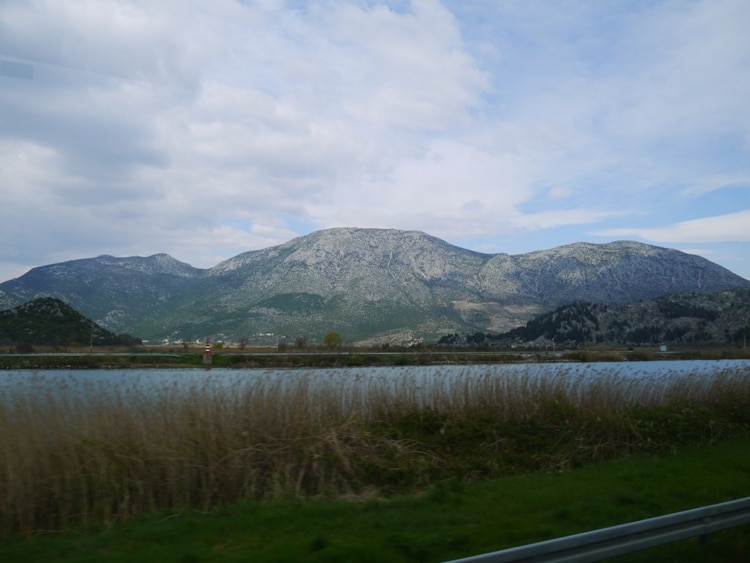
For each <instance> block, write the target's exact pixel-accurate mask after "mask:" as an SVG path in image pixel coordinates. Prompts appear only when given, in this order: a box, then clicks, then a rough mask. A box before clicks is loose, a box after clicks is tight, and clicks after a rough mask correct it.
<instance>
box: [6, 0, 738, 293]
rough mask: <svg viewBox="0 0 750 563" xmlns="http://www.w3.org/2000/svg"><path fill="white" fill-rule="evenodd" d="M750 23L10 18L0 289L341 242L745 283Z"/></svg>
mask: <svg viewBox="0 0 750 563" xmlns="http://www.w3.org/2000/svg"><path fill="white" fill-rule="evenodd" d="M748 22H750V2H748V1H747V0H705V1H691V0H677V1H671V0H662V1H645V0H627V1H625V0H617V1H607V0H588V1H566V0H554V1H551V0H523V1H522V0H507V1H506V0H486V1H480V0H444V1H443V2H440V1H438V0H412V1H406V0H403V1H402V0H393V1H370V0H330V1H329V0H320V1H309V2H305V1H296V0H295V1H293V0H288V1H283V0H258V1H250V0H248V1H237V0H211V1H205V0H201V1H199V0H195V1H188V0H160V1H158V2H152V1H147V0H90V1H86V0H77V1H76V2H69V1H65V0H34V1H31V0H28V1H27V0H0V194H1V195H2V201H1V202H0V240H1V241H2V243H3V244H2V246H0V281H4V280H8V279H11V278H13V277H17V276H20V275H21V274H23V273H24V272H26V271H27V270H28V269H29V268H31V267H34V266H40V265H44V264H50V263H53V262H61V261H65V260H71V259H76V258H88V257H92V256H97V255H99V254H112V255H115V256H132V255H140V256H147V255H150V254H154V253H157V252H167V253H169V254H171V255H172V256H174V257H175V258H177V259H179V260H182V261H185V262H188V263H190V264H192V265H194V266H198V267H209V266H212V265H214V264H216V263H217V262H219V261H220V260H222V259H225V258H228V257H231V256H234V255H236V254H238V253H240V252H244V251H246V250H253V249H259V248H265V247H268V246H272V245H275V244H280V243H282V242H286V241H287V240H289V239H291V238H294V237H295V236H299V235H305V234H308V233H310V232H312V231H315V230H318V229H322V228H328V227H337V226H354V227H387V228H399V229H415V230H421V231H425V232H428V233H430V234H432V235H435V236H437V237H440V238H442V239H444V240H447V241H449V242H451V243H453V244H456V245H459V246H463V247H465V248H471V249H473V250H478V251H482V252H508V253H510V254H518V253H523V252H529V251H532V250H539V249H545V248H551V247H554V246H558V245H561V244H567V243H571V242H576V241H589V242H595V243H600V242H608V241H612V240H618V239H630V240H638V241H643V242H647V243H651V244H656V245H659V246H668V247H672V248H677V249H680V250H684V251H687V252H691V253H696V254H700V255H702V256H705V257H706V258H708V259H710V260H713V261H715V262H717V263H719V264H721V265H723V266H726V267H728V268H729V269H731V270H732V271H734V272H736V273H738V274H740V275H742V276H744V277H747V278H750V34H749V33H748Z"/></svg>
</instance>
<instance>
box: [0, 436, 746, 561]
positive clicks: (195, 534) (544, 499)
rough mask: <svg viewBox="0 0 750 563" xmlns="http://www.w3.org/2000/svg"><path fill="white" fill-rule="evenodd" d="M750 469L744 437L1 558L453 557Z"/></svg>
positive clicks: (732, 479)
mask: <svg viewBox="0 0 750 563" xmlns="http://www.w3.org/2000/svg"><path fill="white" fill-rule="evenodd" d="M748 471H750V436H748V435H745V437H741V438H737V439H733V440H729V441H726V442H722V443H721V444H717V445H714V446H704V447H679V448H677V449H676V451H675V453H673V454H670V453H665V454H663V455H660V456H650V455H639V456H631V457H628V458H627V459H618V460H612V461H609V462H603V463H600V464H594V465H588V466H585V467H581V468H577V469H573V470H571V471H565V472H535V473H532V474H524V475H521V476H509V477H504V478H500V479H494V480H486V481H479V482H474V483H467V482H464V481H460V480H458V479H450V480H445V481H438V482H436V483H434V484H433V485H432V486H431V487H430V488H429V489H428V490H426V491H425V493H424V494H421V495H408V496H396V497H392V498H388V499H384V498H368V499H363V500H352V499H346V498H345V499H333V498H314V499H303V498H297V499H290V500H281V501H275V502H256V501H247V502H239V503H235V504H232V505H229V506H224V507H218V508H216V509H214V510H210V511H201V510H195V509H190V510H180V511H157V512H153V513H150V514H148V515H145V516H143V517H138V518H133V519H131V520H125V519H120V520H117V521H112V522H110V523H109V524H106V525H99V526H89V529H88V530H81V529H80V528H78V529H72V530H68V531H67V532H65V533H55V534H45V535H35V536H32V537H13V538H7V539H5V540H0V560H2V561H3V562H4V563H12V562H27V561H55V562H60V563H62V562H71V563H72V562H76V563H100V562H101V561H111V562H115V561H121V562H123V563H124V562H129V561H139V562H141V563H148V562H155V563H163V562H164V561H186V562H187V561H205V562H210V561H216V562H219V561H221V562H225V561H237V562H239V561H253V562H257V563H261V562H279V561H311V562H325V563H330V562H338V561H341V562H343V561H362V562H366V563H375V562H383V563H386V562H387V563H406V562H413V561H435V562H437V561H446V560H449V559H455V558H458V557H466V556H469V555H476V554H479V553H486V552H490V551H495V550H498V549H505V548H509V547H514V546H518V545H525V544H529V543H533V542H537V541H542V540H547V539H551V538H555V537H562V536H566V535H570V534H575V533H580V532H585V531H589V530H594V529H598V528H601V527H606V526H612V525H616V524H622V523H625V522H633V521H636V520H642V519H644V518H650V517H653V516H658V515H662V514H670V513H672V512H677V511H681V510H687V509H691V508H697V507H699V506H704V505H708V504H715V503H718V502H723V501H727V500H733V499H735V498H739V497H744V496H748V495H750V483H748V480H747V474H748ZM706 540H707V541H706ZM749 552H750V534H748V526H747V525H745V526H741V527H738V528H733V529H729V530H725V531H723V532H718V533H714V534H711V536H710V537H709V538H702V539H699V538H691V539H687V540H683V541H681V542H678V543H674V544H668V545H664V546H661V547H657V548H651V549H649V550H648V551H645V552H638V553H635V554H632V556H631V557H620V558H618V559H616V560H617V561H620V560H625V561H639V562H640V563H648V562H655V563H663V562H664V561H681V562H685V563H686V562H695V563H704V562H705V561H725V562H730V561H737V562H740V561H745V560H746V559H747V553H749Z"/></svg>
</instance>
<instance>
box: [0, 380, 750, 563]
mask: <svg viewBox="0 0 750 563" xmlns="http://www.w3.org/2000/svg"><path fill="white" fill-rule="evenodd" d="M439 369H440V368H436V370H438V371H436V376H439ZM341 381H342V380H341V378H338V377H332V378H331V379H330V382H329V383H326V382H325V381H323V382H321V381H316V382H313V381H311V380H310V379H309V378H306V377H295V378H293V379H290V380H284V379H278V378H277V379H252V380H248V382H247V383H246V384H243V385H238V386H235V387H232V388H231V389H226V388H224V389H221V388H216V387H208V386H205V385H201V384H200V383H199V382H197V383H196V382H193V383H190V384H180V385H178V384H177V383H176V382H175V383H173V384H171V385H166V386H162V387H158V388H148V389H146V388H143V387H139V386H136V385H131V384H128V383H127V382H126V381H124V382H121V383H117V384H113V385H109V386H108V387H107V388H106V389H103V388H97V387H96V386H90V387H84V388H81V386H80V384H79V383H78V382H76V381H75V380H74V379H71V380H70V381H69V382H68V383H67V384H63V385H58V386H55V388H49V387H46V386H45V385H44V384H43V382H42V381H39V382H38V384H37V383H35V381H34V376H33V374H30V375H29V379H28V385H26V387H24V389H25V391H24V392H22V393H19V392H14V393H12V394H5V395H3V396H0V407H1V408H0V425H2V426H1V427H2V428H3V433H2V434H1V435H0V490H2V491H5V494H4V495H3V496H2V497H0V535H2V536H3V537H5V538H7V540H6V541H8V542H10V544H8V545H11V546H13V545H16V546H17V545H19V544H18V543H15V542H17V541H20V540H16V539H14V538H20V537H29V536H32V537H33V536H37V535H40V534H44V535H48V534H50V533H55V534H58V533H59V532H61V531H67V534H68V535H69V534H71V533H73V532H75V534H80V533H85V532H86V531H87V530H88V531H90V532H93V533H101V530H102V529H110V528H108V527H112V526H117V527H118V528H119V527H120V526H123V525H127V523H129V522H131V521H133V520H136V521H139V519H140V518H143V517H147V518H148V517H149V515H153V514H161V515H162V516H161V517H151V518H157V520H158V518H167V520H166V521H170V520H171V518H169V517H166V516H164V514H170V515H178V517H177V518H176V520H178V521H185V520H188V521H193V520H192V519H193V517H194V516H186V515H191V514H192V515H195V514H196V513H195V512H194V511H201V512H206V513H214V511H216V510H219V511H222V510H228V509H227V508H226V507H229V506H232V505H235V504H237V503H248V502H250V503H251V504H246V505H245V506H246V508H244V509H241V508H237V510H240V511H241V510H249V511H251V512H253V511H256V510H259V511H261V512H263V511H266V510H270V511H271V512H273V510H275V509H273V508H271V507H273V506H278V507H283V506H289V504H290V503H291V504H292V506H296V507H297V508H299V507H300V506H304V507H307V506H318V504H317V503H320V502H322V501H321V499H326V500H327V501H341V500H342V499H344V500H346V502H344V503H341V502H334V503H333V504H332V505H331V506H336V507H339V508H335V510H344V512H346V510H363V509H362V508H361V507H363V506H369V507H371V509H373V508H372V507H387V506H391V504H389V503H393V502H397V503H398V502H402V503H406V504H408V503H409V502H411V501H409V500H403V499H402V500H400V501H395V500H386V499H394V498H397V497H403V496H404V495H407V496H410V497H413V498H414V499H417V498H422V499H433V501H434V498H435V497H436V498H438V499H440V498H443V499H444V500H445V502H447V503H448V504H449V505H450V504H451V503H454V502H459V503H461V502H464V501H463V500H461V499H463V498H464V495H463V491H468V490H475V489H473V487H478V486H479V487H481V486H483V485H482V484H483V483H486V482H488V481H489V480H496V479H501V480H503V479H507V478H518V477H516V476H519V475H520V476H530V475H537V474H540V473H541V474H546V475H548V476H554V475H567V474H574V473H576V471H580V470H582V469H581V468H584V469H586V470H588V471H596V470H595V469H591V468H592V467H599V465H595V464H601V463H602V462H608V461H610V462H611V461H613V460H614V461H616V462H617V464H619V465H615V466H610V470H609V472H610V473H609V475H610V477H612V476H613V474H612V471H615V473H614V476H616V475H620V476H622V475H623V473H622V472H623V471H625V473H627V471H626V469H627V467H629V464H630V463H631V462H632V460H634V459H635V458H636V457H637V456H642V455H650V456H653V455H658V456H667V457H668V456H671V455H673V454H675V453H678V452H680V451H682V450H683V449H684V448H687V447H692V446H705V447H708V446H713V445H715V444H719V443H722V442H724V441H726V440H732V439H741V438H742V437H743V436H747V435H748V428H750V374H748V373H747V372H746V370H742V369H735V370H728V371H726V372H724V373H721V374H719V375H718V376H717V377H715V378H712V379H711V380H710V382H708V383H707V382H706V381H705V380H702V379H699V378H684V377H680V378H673V379H670V380H667V381H661V382H660V383H659V385H658V386H649V385H639V384H636V383H634V380H633V379H632V378H627V377H624V376H621V375H618V373H616V372H613V373H612V375H611V377H608V378H607V379H606V380H602V381H600V382H598V383H596V384H586V385H583V384H582V382H577V381H572V382H571V381H570V380H566V379H564V378H562V379H556V380H553V381H550V380H544V379H540V378H537V377H534V376H533V375H532V374H531V373H529V374H526V375H522V376H521V377H516V378H513V379H507V378H505V379H504V378H497V377H491V376H489V375H488V376H486V377H479V378H472V379H467V380H466V381H462V382H460V383H458V384H455V385H452V386H450V387H445V386H437V387H434V388H433V389H431V390H430V392H429V393H425V392H424V389H421V388H420V385H418V384H417V383H415V382H410V381H408V380H401V381H397V382H396V383H395V384H394V383H393V382H385V381H384V382H380V383H379V382H370V383H368V384H367V385H366V386H356V385H348V384H344V383H342V382H341ZM744 444H745V445H746V444H747V442H744ZM745 449H747V448H745ZM602 467H604V466H602ZM613 467H614V469H612V468H613ZM745 467H746V466H745ZM672 471H676V470H675V469H673V470H672ZM745 476H746V473H745ZM525 478H530V477H521V481H520V482H523V479H525ZM630 478H631V480H632V489H633V490H631V491H630V492H627V493H622V494H624V495H625V496H624V497H622V498H621V499H620V501H618V502H622V503H624V504H628V503H632V504H634V505H636V506H640V508H646V509H647V508H648V507H649V502H650V501H649V500H648V495H650V494H655V493H648V494H647V495H646V496H645V497H642V496H640V493H639V492H638V491H639V490H640V481H641V478H642V476H639V475H638V474H633V475H632V476H631V477H630ZM603 479H604V480H606V479H607V478H606V477H604V478H603ZM660 479H661V480H662V481H664V476H661V477H660ZM644 482H645V481H644ZM664 484H665V485H666V483H664ZM727 484H729V483H722V486H724V485H727ZM470 488H471V489H470ZM719 489H720V488H719V486H718V485H716V493H717V494H715V495H714V496H715V497H717V498H716V499H712V500H711V501H709V502H718V501H719V500H727V498H724V497H726V496H727V495H730V498H731V495H732V494H736V495H737V496H746V495H748V493H750V491H749V490H748V488H747V482H746V481H745V482H744V483H743V482H741V481H739V482H737V483H736V484H732V485H731V486H730V490H729V491H727V490H722V491H721V492H719ZM477 490H478V489H477ZM471 494H475V493H471ZM493 494H494V493H493ZM708 496H711V495H708ZM628 499H630V500H628ZM674 500H676V499H673V501H674ZM258 501H260V502H261V504H257V502H258ZM269 501H270V504H268V503H269ZM415 502H416V500H415ZM699 502H704V501H699ZM300 503H301V504H300ZM383 503H385V504H383ZM651 504H653V506H651V508H652V509H657V510H664V509H665V510H667V511H670V510H672V509H675V510H679V509H681V508H687V507H688V506H682V507H679V506H678V507H677V508H673V507H674V506H676V505H677V504H680V503H679V502H676V503H675V502H671V503H667V502H664V503H662V502H661V501H660V502H659V503H656V504H654V503H651ZM349 505H351V506H352V508H349V509H346V508H341V507H342V506H349ZM641 505H642V506H641ZM253 507H255V508H253ZM259 507H263V508H259ZM354 507H360V508H354ZM611 508H612V507H610V506H609V501H607V500H601V504H600V505H599V507H598V508H597V509H596V510H595V511H594V512H593V513H592V514H591V517H588V516H587V517H585V518H583V517H582V516H572V517H571V518H572V520H573V521H577V520H581V526H583V527H584V529H588V528H591V527H599V526H601V525H606V524H607V523H610V522H609V520H611V518H610V516H609V511H610V510H611ZM566 509H567V505H564V504H563V505H560V506H558V510H562V511H563V513H561V514H562V516H565V514H564V511H565V510H566ZM279 510H282V508H279ZM323 510H324V511H325V510H328V509H327V508H325V509H323ZM330 510H334V509H333V508H331V509H330ZM373 510H374V509H373ZM378 510H379V509H378ZM639 510H640V509H639ZM639 510H636V511H635V512H634V513H629V514H628V516H627V518H630V517H632V516H635V517H646V516H650V515H653V514H649V513H648V510H640V511H639ZM597 511H599V512H601V514H599V516H601V518H599V517H597ZM302 512H304V510H303V511H302ZM638 514H643V516H638ZM242 518H244V516H243V517H242ZM313 518H314V517H313ZM344 518H345V517H344ZM561 519H562V520H563V522H565V521H567V520H568V518H567V517H565V518H561ZM584 521H585V523H584ZM153 522H154V520H152V523H153ZM162 525H164V524H160V526H162ZM519 526H521V524H520V522H519ZM103 527H104V528H103ZM567 529H568V528H566V527H565V526H563V527H562V528H561V529H560V531H563V532H564V533H570V532H567V531H565V530H567ZM519 530H520V528H519ZM519 533H520V532H519ZM549 533H550V534H551V533H557V530H552V529H550V530H549ZM469 535H470V534H469ZM548 535H549V534H547V533H544V534H542V536H548ZM508 537H509V540H510V541H512V540H513V537H514V536H513V534H510V536H508ZM521 537H523V538H526V537H530V536H527V535H526V533H523V534H521V535H518V536H517V537H516V539H517V540H519V541H520V539H521ZM42 539H47V538H42ZM337 541H338V540H335V539H334V538H330V537H328V536H327V535H326V534H323V532H321V535H320V539H319V540H316V539H315V538H314V537H313V538H311V539H310V542H313V543H314V544H315V545H318V546H319V547H320V550H324V548H325V547H326V546H329V545H334V544H336V542H337ZM342 541H343V540H342ZM456 541H457V542H458V543H462V542H464V540H461V538H458V539H457V540H456ZM466 541H469V542H470V544H471V545H472V546H473V545H474V544H475V542H474V541H473V540H466ZM316 542H317V543H316ZM331 542H333V544H332V543H331ZM407 543H409V542H408V541H407ZM464 543H465V542H464ZM311 545H312V544H311ZM454 547H455V546H454ZM463 547H464V548H465V547H466V545H464V546H463ZM447 548H450V546H447ZM447 548H446V546H443V548H441V550H442V551H441V550H438V551H440V552H441V553H444V552H445V549H447ZM405 549H406V548H405ZM495 549H497V548H495ZM407 551H408V550H407ZM433 552H434V550H430V549H427V551H426V552H425V558H424V560H432V559H431V558H432V557H433V555H434V553H433ZM448 552H451V553H452V551H450V549H449V550H448ZM417 555H419V554H417ZM321 557H322V556H321ZM420 557H421V556H419V557H417V559H420ZM404 560H410V559H408V558H407V559H404ZM412 560H413V559H412Z"/></svg>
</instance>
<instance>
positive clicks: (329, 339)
mask: <svg viewBox="0 0 750 563" xmlns="http://www.w3.org/2000/svg"><path fill="white" fill-rule="evenodd" d="M323 342H324V343H325V345H326V346H328V347H329V348H337V347H338V346H341V335H340V334H339V333H338V332H329V333H328V334H326V335H325V337H324V338H323Z"/></svg>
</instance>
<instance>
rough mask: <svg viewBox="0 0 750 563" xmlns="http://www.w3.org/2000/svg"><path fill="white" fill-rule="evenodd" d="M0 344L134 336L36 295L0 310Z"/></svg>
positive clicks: (108, 341) (114, 340) (104, 341)
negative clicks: (104, 326)
mask: <svg viewBox="0 0 750 563" xmlns="http://www.w3.org/2000/svg"><path fill="white" fill-rule="evenodd" d="M0 343H2V344H4V345H7V344H15V345H22V344H25V345H57V346H71V345H87V346H91V345H96V346H102V345H113V344H121V345H132V344H138V343H140V341H139V340H138V339H135V338H132V337H130V336H128V335H125V334H121V335H116V334H114V333H112V332H110V331H108V330H106V329H104V328H102V327H100V326H98V325H97V324H95V323H93V322H92V321H91V320H89V319H87V318H86V317H84V316H83V315H81V314H80V313H78V311H76V310H75V309H73V308H72V307H70V306H69V305H67V304H66V303H63V302H62V301H60V300H59V299H56V298H54V297H39V298H37V299H34V300H32V301H29V302H28V303H25V304H23V305H20V306H18V307H14V308H13V309H9V310H5V311H0Z"/></svg>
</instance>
